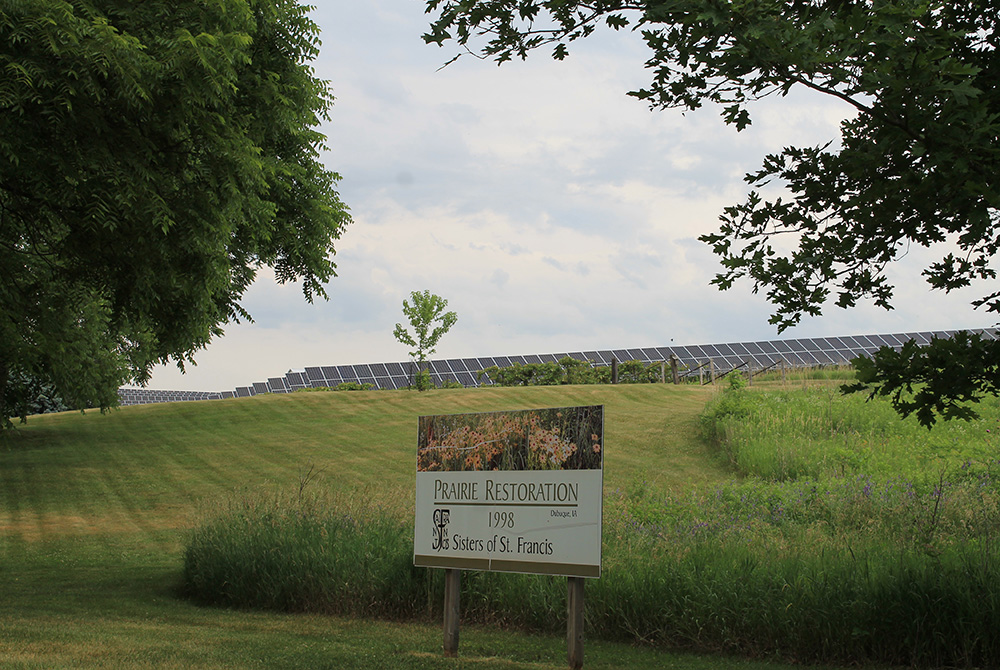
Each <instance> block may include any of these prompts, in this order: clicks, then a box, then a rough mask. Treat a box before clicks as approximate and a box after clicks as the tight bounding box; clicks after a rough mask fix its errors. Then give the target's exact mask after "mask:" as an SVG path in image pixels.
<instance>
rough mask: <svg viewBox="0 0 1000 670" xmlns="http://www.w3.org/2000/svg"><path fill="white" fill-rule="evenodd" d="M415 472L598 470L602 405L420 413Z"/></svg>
mask: <svg viewBox="0 0 1000 670" xmlns="http://www.w3.org/2000/svg"><path fill="white" fill-rule="evenodd" d="M419 431H420V435H419V438H418V441H417V471H418V472H442V471H451V472H462V471H488V470H497V471H500V470H596V469H600V468H601V464H602V453H603V448H602V443H603V439H604V438H603V436H604V407H603V406H602V405H593V406H588V407H555V408H549V409H532V410H518V411H512V412H483V413H476V414H447V415H442V416H422V417H420V422H419Z"/></svg>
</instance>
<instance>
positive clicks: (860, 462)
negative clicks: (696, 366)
mask: <svg viewBox="0 0 1000 670" xmlns="http://www.w3.org/2000/svg"><path fill="white" fill-rule="evenodd" d="M977 411H978V412H979V414H980V419H979V420H977V421H971V422H965V421H950V422H939V423H938V424H937V425H936V426H935V427H934V428H933V429H932V430H928V429H927V428H924V427H923V426H921V425H920V424H919V423H918V422H917V420H916V418H914V417H909V418H906V419H901V418H900V417H899V416H898V415H897V414H896V413H895V412H894V411H893V409H892V407H891V406H890V405H889V404H888V403H887V402H884V401H881V400H873V401H869V400H867V397H866V396H864V395H863V394H853V395H846V396H845V395H843V394H841V393H840V392H839V390H838V389H837V388H816V387H813V388H808V389H805V390H803V389H797V390H771V389H769V390H766V391H759V390H751V389H744V390H740V391H737V392H728V393H722V394H720V395H719V396H718V397H717V398H716V399H715V400H714V401H713V402H711V403H710V404H709V406H708V408H707V409H706V410H705V412H704V413H703V415H702V429H703V431H704V434H705V436H706V437H707V439H708V440H709V441H711V442H712V443H714V444H715V445H716V446H717V447H718V448H719V449H720V451H721V452H722V453H723V454H724V456H725V457H726V458H727V459H728V460H729V461H730V462H731V463H732V464H733V465H734V466H735V467H736V469H737V470H738V471H739V472H740V473H742V474H745V475H755V476H758V477H763V478H765V479H772V480H788V479H795V478H798V477H820V476H834V475H840V476H848V475H851V474H871V475H873V474H876V473H895V474H898V475H903V476H906V477H909V478H911V479H914V480H917V481H919V482H923V483H926V482H928V481H931V480H936V479H937V478H939V476H940V475H941V474H942V473H948V472H953V471H956V470H958V469H960V468H962V467H963V466H966V467H968V465H967V464H971V463H983V462H987V461H989V460H990V459H992V458H996V456H997V453H998V447H1000V406H998V403H997V401H996V399H993V400H991V401H986V402H983V403H981V404H980V405H979V406H978V407H977Z"/></svg>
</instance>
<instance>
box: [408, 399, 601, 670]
mask: <svg viewBox="0 0 1000 670" xmlns="http://www.w3.org/2000/svg"><path fill="white" fill-rule="evenodd" d="M603 442H604V407H603V406H600V405H594V406H586V407H558V408H549V409H533V410H520V411H513V412H484V413H477V414H451V415H444V416H422V417H420V422H419V438H418V445H417V473H416V505H415V510H416V512H415V514H416V518H415V520H414V538H413V562H414V565H417V566H423V567H438V568H444V569H445V570H446V573H445V619H444V639H445V643H444V650H445V654H446V655H454V654H455V653H457V650H458V615H459V597H458V590H459V584H460V576H459V574H460V573H459V570H491V571H501V572H522V573H528V574H546V575H561V576H566V577H568V578H569V591H568V594H569V598H570V604H569V608H570V609H569V612H570V614H571V618H570V621H569V624H568V629H567V630H568V633H567V634H568V635H569V636H570V638H571V644H570V665H571V667H575V668H579V667H582V664H583V578H585V577H589V578H597V577H600V575H601V526H602V520H603V485H604V481H603V456H604V454H603ZM574 659H576V660H574ZM574 663H577V665H574Z"/></svg>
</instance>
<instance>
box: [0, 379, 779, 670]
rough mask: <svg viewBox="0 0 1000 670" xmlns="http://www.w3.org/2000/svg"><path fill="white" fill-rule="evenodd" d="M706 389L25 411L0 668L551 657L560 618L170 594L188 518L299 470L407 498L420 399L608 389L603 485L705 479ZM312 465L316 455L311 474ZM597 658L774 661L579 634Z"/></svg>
mask: <svg viewBox="0 0 1000 670" xmlns="http://www.w3.org/2000/svg"><path fill="white" fill-rule="evenodd" d="M712 393H713V392H712V391H711V390H709V389H700V388H691V387H672V386H663V385H643V386H619V387H610V386H589V387H586V386H582V387H561V388H544V387H542V388H522V389H516V388H508V389H470V390H439V391H433V392H428V393H423V394H417V393H414V392H385V391H381V392H351V393H346V392H341V393H311V394H293V395H275V396H258V397H255V398H250V399H242V400H223V401H210V402H199V403H176V404H169V405H155V406H142V407H131V408H124V409H122V410H119V411H116V412H113V413H111V414H109V415H104V416H102V415H100V414H98V413H87V414H86V415H82V416H81V415H80V414H78V413H66V414H59V415H47V416H41V417H33V418H31V419H30V422H29V423H28V425H26V426H22V427H20V428H19V429H18V430H17V431H16V432H14V433H13V434H10V435H7V436H5V437H4V438H3V440H2V441H0V667H3V668H91V667H108V668H111V667H138V668H175V667H176V668H181V667H183V668H276V667H281V668H324V667H329V668H382V667H386V668H388V667H392V668H400V667H403V668H471V667H475V668H559V667H564V665H565V645H564V641H563V640H562V639H561V638H559V637H558V636H551V635H527V634H524V633H521V632H517V631H509V630H499V629H495V628H490V627H481V626H478V627H477V626H466V627H464V628H463V631H462V642H461V651H460V657H459V658H458V659H444V658H442V657H441V655H440V653H439V651H440V645H441V631H440V626H439V623H438V622H436V621H433V620H425V621H415V622H414V621H408V622H387V621H377V620H359V619H350V618H339V617H331V616H320V615H289V614H276V613H260V612H241V611H232V610H224V609H215V608H205V607H198V606H195V605H193V604H191V603H190V602H188V601H185V600H183V599H181V598H179V597H178V596H177V588H178V585H179V580H180V572H181V565H182V558H181V554H182V551H183V546H184V542H185V539H186V537H187V534H188V529H190V528H192V527H193V526H195V525H196V524H197V523H198V521H199V519H200V518H201V515H202V513H203V510H205V509H206V508H211V507H212V506H213V505H215V504H216V503H217V501H219V500H221V499H223V498H225V497H227V496H229V495H231V494H232V493H233V492H234V491H239V490H241V489H254V488H259V487H274V488H275V489H281V490H292V491H294V490H295V489H296V487H297V486H299V484H300V482H301V481H303V478H306V477H311V476H314V475H316V474H317V473H318V477H316V479H315V481H314V482H313V483H312V484H310V486H322V487H327V488H329V489H332V490H337V491H340V492H341V493H342V494H343V495H348V496H352V497H354V498H355V499H359V500H360V499H368V498H370V499H373V500H378V501H382V502H384V503H387V504H391V505H394V506H396V507H397V508H399V514H400V515H401V516H403V517H406V516H409V515H412V505H413V503H412V484H413V477H414V462H415V444H416V426H417V417H418V416H420V415H423V414H447V413H457V412H472V411H485V410H502V409H517V408H525V407H551V406H568V405H592V404H603V405H605V406H606V413H607V414H606V416H607V421H606V429H605V436H606V447H607V448H606V461H605V484H606V488H607V489H609V490H614V489H619V488H627V487H629V486H631V485H634V483H635V482H637V481H645V482H646V486H651V487H655V488H656V489H658V490H663V491H683V490H685V489H686V488H688V487H690V486H694V485H697V486H710V485H714V484H718V483H722V482H724V481H727V480H728V479H730V478H731V477H732V473H731V470H730V469H729V466H728V465H727V464H726V463H724V462H723V461H722V460H721V459H720V458H718V457H716V456H713V455H712V452H711V450H710V448H709V447H707V446H706V445H705V444H704V443H703V442H701V441H699V440H697V439H693V436H694V435H695V434H696V430H697V421H698V414H699V412H700V411H701V410H702V408H703V406H704V404H705V402H706V401H707V400H708V399H709V398H710V397H711V396H712ZM309 473H312V474H311V475H310V474H309ZM586 658H587V662H586V667H589V668H691V669H695V668H721V667H746V668H757V669H761V670H763V669H765V668H784V667H787V666H785V665H782V664H780V663H774V664H772V663H767V662H752V661H743V660H738V659H731V658H721V657H715V656H704V655H690V654H675V653H667V652H664V651H662V650H657V649H653V648H649V647H635V646H631V645H626V644H615V643H609V642H602V641H589V640H588V643H587V647H586Z"/></svg>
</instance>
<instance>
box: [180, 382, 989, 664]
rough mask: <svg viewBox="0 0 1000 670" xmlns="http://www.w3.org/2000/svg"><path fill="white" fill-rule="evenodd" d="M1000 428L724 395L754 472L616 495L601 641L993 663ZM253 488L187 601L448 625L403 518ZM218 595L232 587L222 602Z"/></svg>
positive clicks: (743, 464) (597, 620)
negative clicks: (929, 423)
mask: <svg viewBox="0 0 1000 670" xmlns="http://www.w3.org/2000/svg"><path fill="white" fill-rule="evenodd" d="M996 421H997V419H996V417H995V416H994V415H988V414H987V415H985V416H984V418H983V419H981V420H980V421H979V422H977V423H972V424H961V425H959V424H944V426H943V429H940V428H935V431H931V432H929V433H928V431H927V430H926V429H924V428H921V427H919V426H918V425H916V423H915V422H913V423H912V425H911V424H910V423H909V422H907V421H902V420H900V419H898V417H896V416H895V415H894V414H893V413H892V412H891V410H890V409H889V408H887V407H885V406H882V405H881V404H880V403H866V402H864V401H863V399H862V398H856V397H846V398H845V397H841V396H840V395H839V394H837V393H836V392H835V391H833V390H830V389H809V390H806V391H802V390H795V391H788V390H779V391H766V392H761V391H758V390H750V389H741V390H734V391H730V392H726V393H723V394H720V395H719V396H718V397H717V398H716V399H715V400H714V401H712V402H710V403H709V405H708V407H707V408H706V411H705V412H704V414H703V416H702V427H703V429H704V430H705V431H706V433H707V434H708V435H709V436H710V437H711V439H712V440H714V441H715V442H716V443H717V444H718V445H720V451H721V452H722V453H724V454H725V455H726V457H727V458H728V459H730V460H731V461H732V463H733V464H734V465H735V466H736V467H737V468H738V469H739V470H740V472H741V473H742V474H743V476H742V477H738V478H735V479H731V480H729V481H726V482H722V483H718V482H717V483H714V484H708V485H702V486H696V487H686V488H679V487H678V488H673V489H665V488H664V487H662V486H661V485H659V484H658V483H657V480H656V479H655V478H653V479H640V478H634V479H633V480H631V482H629V483H626V484H625V485H624V486H619V487H617V488H614V489H610V490H608V491H606V494H605V527H604V547H603V554H604V555H603V574H602V577H601V579H599V580H594V581H591V582H589V584H588V587H587V631H588V633H587V634H588V637H591V638H599V639H604V640H609V641H623V642H631V643H644V644H653V645H656V646H661V647H668V648H674V649H676V648H687V649H697V650H701V651H714V652H724V653H731V654H741V655H745V656H753V657H757V656H775V655H776V656H779V657H782V658H789V659H795V660H797V661H800V662H811V663H816V662H837V663H845V664H869V663H879V664H887V665H905V666H955V667H996V666H997V665H998V664H1000V639H998V638H997V636H996V635H995V631H996V630H997V629H998V626H1000V545H998V543H997V539H996V538H997V537H998V536H1000V481H998V480H997V478H996V475H997V472H998V470H1000V461H997V460H995V459H993V460H991V459H990V458H988V456H989V454H990V445H991V442H990V440H991V439H992V437H991V436H992V435H993V432H994V431H993V428H992V426H993V425H995V423H996ZM936 431H939V432H936ZM970 436H975V437H977V438H978V439H971V438H970ZM873 443H876V444H878V445H879V446H878V448H877V449H873V447H872V446H871V445H872V444H873ZM767 445H770V452H771V453H770V454H769V453H767V452H768V450H767V448H766V447H767ZM744 452H747V453H752V454H753V456H752V457H750V458H745V455H746V454H745V453H744ZM845 454H848V455H851V454H853V458H852V459H849V458H847V456H846V455H845ZM243 495H244V497H243V498H241V499H240V500H239V501H238V503H236V504H233V503H229V504H228V505H227V506H223V507H222V508H221V511H220V514H219V515H218V516H217V518H216V519H214V520H209V521H208V522H207V523H206V524H205V525H203V526H202V527H201V528H200V529H199V530H197V531H195V533H194V535H193V536H192V541H191V543H190V544H189V547H188V551H187V553H186V555H185V570H184V574H185V576H186V578H187V588H188V591H189V592H190V593H192V594H196V595H197V596H198V597H200V598H203V599H206V600H208V601H211V602H217V603H223V604H228V605H235V606H240V607H263V608H271V609H280V610H291V611H300V610H308V611H321V612H336V613H348V614H352V615H376V616H383V617H390V618H403V619H407V618H410V619H418V620H419V619H426V618H427V617H437V616H440V614H441V612H440V603H441V601H442V591H443V588H442V580H441V578H440V575H439V574H437V572H438V571H425V570H422V569H415V568H413V567H412V566H411V561H410V556H411V552H412V543H411V540H412V533H411V528H412V525H411V524H412V521H411V520H410V519H409V518H406V517H402V516H400V515H399V514H398V513H393V511H392V508H391V507H377V506H375V507H370V508H361V509H357V508H351V507H349V506H347V505H344V504H343V503H342V502H341V501H339V499H337V498H335V497H311V496H303V495H302V491H301V488H300V490H299V492H298V494H297V497H296V496H288V495H284V496H282V495H276V494H269V495H268V496H265V497H263V498H260V497H256V496H255V495H249V496H248V495H246V494H243ZM358 497H359V496H356V495H355V496H348V499H351V500H356V499H358ZM196 549H197V550H196ZM273 556H280V557H281V559H280V560H277V561H275V560H273V559H271V558H269V557H273ZM272 563H273V565H272ZM206 566H207V567H206ZM196 576H197V577H196ZM199 580H200V581H199ZM220 583H222V584H225V585H226V589H230V590H232V591H233V592H234V593H235V591H236V589H237V585H239V595H235V594H231V593H229V592H227V591H226V589H223V590H222V591H219V590H218V589H216V590H215V591H210V588H209V587H211V585H213V584H220ZM208 593H211V594H212V595H211V596H207V595H206V594H208ZM564 608H565V585H564V584H563V583H562V581H561V580H558V579H552V578H550V577H540V576H532V575H516V574H501V573H475V572H471V573H470V572H467V573H464V575H463V584H462V617H463V620H465V621H474V622H477V623H483V624H491V625H501V626H506V627H512V628H516V629H519V630H524V631H530V632H541V633H551V634H558V633H559V632H560V629H561V626H562V622H563V621H564Z"/></svg>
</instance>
